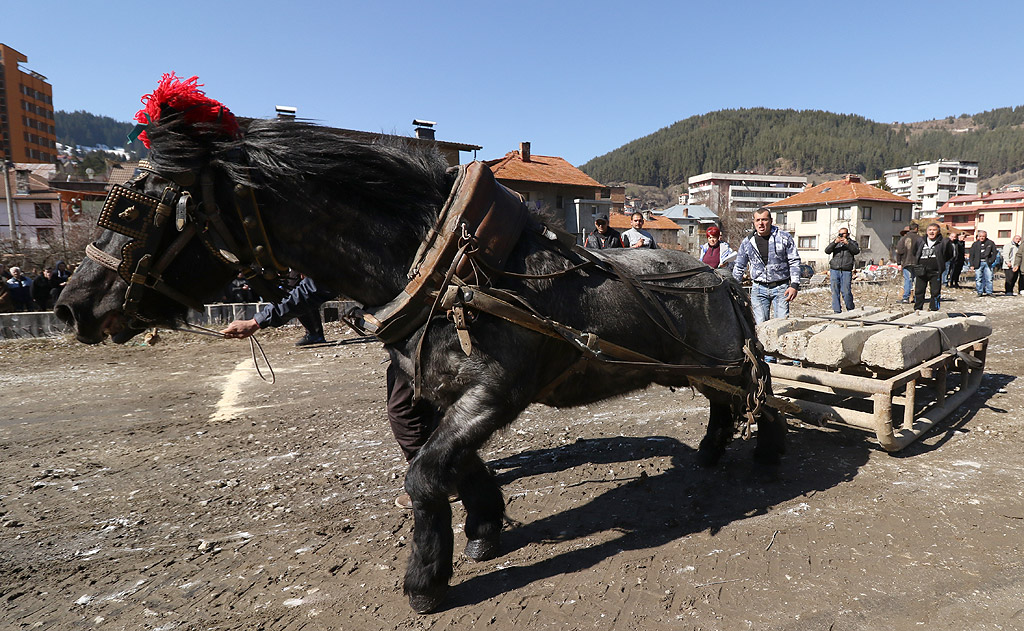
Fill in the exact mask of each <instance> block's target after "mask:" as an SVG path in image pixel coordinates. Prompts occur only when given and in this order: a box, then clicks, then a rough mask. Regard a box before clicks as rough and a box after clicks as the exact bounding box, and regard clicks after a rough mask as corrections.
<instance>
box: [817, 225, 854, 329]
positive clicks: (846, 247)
mask: <svg viewBox="0 0 1024 631" xmlns="http://www.w3.org/2000/svg"><path fill="white" fill-rule="evenodd" d="M825 254H831V255H832V260H831V261H829V263H828V267H829V278H830V280H831V283H832V311H834V312H836V313H840V312H842V305H841V304H840V300H839V298H840V295H842V302H845V303H846V310H847V311H850V310H852V309H853V264H854V257H855V256H857V255H858V254H860V246H859V245H857V242H856V241H854V240H853V239H851V238H850V229H849V228H840V229H839V234H838V235H837V236H836V238H835V239H833V240H832V241H831V242H830V243H829V244H828V245H826V246H825Z"/></svg>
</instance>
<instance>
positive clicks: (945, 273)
mask: <svg viewBox="0 0 1024 631" xmlns="http://www.w3.org/2000/svg"><path fill="white" fill-rule="evenodd" d="M951 269H953V261H946V269H944V270H942V286H943V287H949V271H950V270H951Z"/></svg>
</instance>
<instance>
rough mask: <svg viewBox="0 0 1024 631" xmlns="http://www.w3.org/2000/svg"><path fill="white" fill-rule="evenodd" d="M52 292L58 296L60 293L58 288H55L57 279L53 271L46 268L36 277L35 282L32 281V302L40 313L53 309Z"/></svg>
mask: <svg viewBox="0 0 1024 631" xmlns="http://www.w3.org/2000/svg"><path fill="white" fill-rule="evenodd" d="M54 291H56V292H57V293H58V294H59V293H60V288H59V287H58V286H57V277H56V276H55V275H54V273H53V270H52V269H50V268H48V267H47V268H45V269H43V273H42V274H40V275H39V276H36V278H35V280H33V281H32V300H34V301H35V303H36V306H37V308H38V309H39V310H40V311H49V310H50V309H53V303H54V300H55V298H54V296H53V292H54Z"/></svg>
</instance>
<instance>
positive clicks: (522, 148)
mask: <svg viewBox="0 0 1024 631" xmlns="http://www.w3.org/2000/svg"><path fill="white" fill-rule="evenodd" d="M519 155H520V156H522V158H523V162H529V161H530V143H528V142H521V143H519Z"/></svg>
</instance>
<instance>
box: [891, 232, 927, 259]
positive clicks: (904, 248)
mask: <svg viewBox="0 0 1024 631" xmlns="http://www.w3.org/2000/svg"><path fill="white" fill-rule="evenodd" d="M920 242H921V235H919V234H917V233H916V232H908V233H907V234H905V235H903V236H902V237H900V240H899V241H898V242H897V243H896V263H898V264H899V265H903V266H907V265H913V264H914V263H917V255H916V254H914V251H915V249H916V248H917V244H918V243H920Z"/></svg>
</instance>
